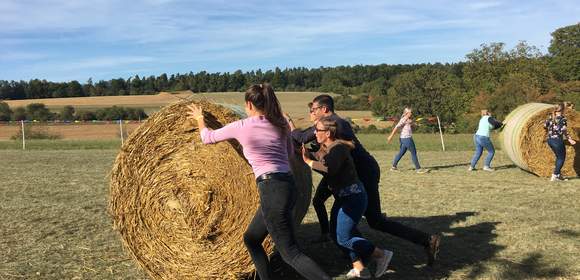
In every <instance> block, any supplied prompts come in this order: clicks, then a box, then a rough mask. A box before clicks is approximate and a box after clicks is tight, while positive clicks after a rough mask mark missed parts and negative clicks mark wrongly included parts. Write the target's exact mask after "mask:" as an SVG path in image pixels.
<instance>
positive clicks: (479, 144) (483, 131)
mask: <svg viewBox="0 0 580 280" xmlns="http://www.w3.org/2000/svg"><path fill="white" fill-rule="evenodd" d="M502 126H503V123H501V122H500V121H498V120H496V119H494V118H493V117H492V116H491V113H490V112H489V111H488V110H481V119H479V125H478V128H477V132H476V133H475V135H473V142H474V143H475V154H474V155H473V158H472V159H471V163H470V164H469V168H468V169H467V170H468V171H474V170H475V166H476V165H477V162H478V161H479V158H481V155H482V154H483V149H486V150H487V157H486V158H485V162H484V163H483V170H484V171H495V169H493V168H491V160H493V156H494V155H495V148H494V147H493V143H492V142H491V137H490V132H491V131H492V130H494V129H498V128H500V127H502Z"/></svg>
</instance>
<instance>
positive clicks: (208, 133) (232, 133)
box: [187, 104, 242, 144]
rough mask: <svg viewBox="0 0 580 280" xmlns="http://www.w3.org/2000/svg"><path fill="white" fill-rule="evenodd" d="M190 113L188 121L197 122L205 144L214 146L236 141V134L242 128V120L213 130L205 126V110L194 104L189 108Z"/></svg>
mask: <svg viewBox="0 0 580 280" xmlns="http://www.w3.org/2000/svg"><path fill="white" fill-rule="evenodd" d="M187 107H188V108H189V109H190V111H189V112H188V113H187V115H188V117H187V118H188V119H195V120H196V121H197V126H198V127H199V133H200V136H201V141H202V142H203V143H204V144H213V143H217V142H221V141H225V140H229V139H235V138H236V134H237V132H238V131H239V129H240V128H241V126H242V120H239V121H236V122H233V123H230V124H228V125H226V126H224V127H222V128H220V129H216V130H211V129H209V128H207V126H206V125H205V121H204V119H203V110H202V109H201V108H200V107H198V106H196V105H194V104H192V105H188V106H187Z"/></svg>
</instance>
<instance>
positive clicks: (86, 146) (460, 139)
mask: <svg viewBox="0 0 580 280" xmlns="http://www.w3.org/2000/svg"><path fill="white" fill-rule="evenodd" d="M357 137H358V138H359V140H360V141H361V142H362V143H363V145H364V146H365V148H366V149H367V150H370V151H375V150H376V151H378V150H386V151H395V150H399V140H398V139H393V141H392V142H391V143H390V144H387V141H386V139H387V136H386V135H384V134H358V135H357ZM444 137H445V138H444V140H445V148H446V150H447V151H470V150H472V149H473V135H471V134H449V135H445V136H444ZM413 139H414V141H415V144H416V145H417V150H419V151H441V139H440V138H439V135H438V134H415V135H414V136H413ZM495 142H496V149H498V148H499V145H498V144H497V140H495ZM120 146H121V141H120V140H119V139H107V140H65V139H57V140H28V141H26V149H28V150H94V149H118V148H119V147H120ZM17 149H22V142H21V141H20V140H4V141H0V150H17Z"/></svg>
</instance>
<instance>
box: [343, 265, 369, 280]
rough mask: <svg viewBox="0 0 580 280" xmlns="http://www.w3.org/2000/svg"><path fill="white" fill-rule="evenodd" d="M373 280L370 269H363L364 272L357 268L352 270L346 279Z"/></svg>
mask: <svg viewBox="0 0 580 280" xmlns="http://www.w3.org/2000/svg"><path fill="white" fill-rule="evenodd" d="M356 278H359V279H371V273H370V272H369V270H368V268H366V267H365V268H363V270H358V269H356V268H353V269H351V270H350V271H349V272H348V273H347V274H346V279H356Z"/></svg>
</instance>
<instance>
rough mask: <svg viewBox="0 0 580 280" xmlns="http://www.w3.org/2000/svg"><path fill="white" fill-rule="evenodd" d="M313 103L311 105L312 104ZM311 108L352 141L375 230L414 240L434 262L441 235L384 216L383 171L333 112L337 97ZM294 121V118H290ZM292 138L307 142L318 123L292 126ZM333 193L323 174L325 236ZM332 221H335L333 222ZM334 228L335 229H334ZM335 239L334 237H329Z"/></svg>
mask: <svg viewBox="0 0 580 280" xmlns="http://www.w3.org/2000/svg"><path fill="white" fill-rule="evenodd" d="M309 105H310V104H309ZM309 107H310V119H311V120H313V121H314V122H316V121H318V120H319V119H321V118H323V117H329V118H331V119H333V120H334V121H336V123H337V126H338V132H337V136H336V138H337V139H341V140H346V141H352V142H353V143H354V149H352V150H351V156H352V158H353V160H354V164H355V168H356V172H357V175H358V177H359V179H360V181H361V182H362V184H363V186H364V188H365V191H366V193H367V200H368V205H367V209H366V211H365V213H364V216H365V217H366V220H367V223H368V224H369V226H370V227H371V228H372V229H375V230H379V231H382V232H385V233H388V234H391V235H394V236H397V237H399V238H402V239H405V240H407V241H410V242H413V243H415V244H417V245H419V246H422V247H423V248H424V249H425V253H426V254H427V264H428V265H430V266H431V265H433V264H434V262H435V259H436V258H437V254H438V252H439V244H440V241H441V236H440V235H438V234H428V233H426V232H423V231H420V230H417V229H415V228H412V227H408V226H406V225H404V224H401V223H398V222H396V221H393V220H391V219H389V218H387V217H386V215H383V213H382V209H381V198H380V193H379V181H380V178H381V170H380V168H379V164H378V163H377V161H376V159H375V158H374V157H373V156H372V155H371V154H370V153H369V152H368V151H367V150H366V149H365V148H364V147H363V145H362V144H361V143H360V141H359V140H358V138H357V137H356V135H355V134H354V131H353V129H352V127H351V125H350V123H349V122H348V121H346V120H344V119H342V118H341V117H340V116H338V115H337V114H336V113H335V112H334V100H333V99H332V97H331V96H330V95H327V94H323V95H319V96H317V97H315V98H314V100H313V101H312V104H311V106H309ZM290 122H291V121H290ZM292 139H293V140H294V141H295V142H296V143H298V144H301V145H302V144H307V143H310V142H312V141H314V140H315V139H316V133H315V126H311V127H309V128H307V129H305V130H300V129H293V130H292ZM330 196H332V192H331V191H330V189H329V188H328V183H327V181H326V180H325V178H324V177H323V179H322V180H321V181H320V183H319V184H318V186H317V188H316V193H315V195H314V198H313V199H312V205H313V206H314V209H315V210H316V214H317V217H318V221H319V224H320V228H321V233H322V235H321V236H323V238H324V236H325V235H327V234H328V233H329V231H330V229H329V224H328V215H327V212H326V207H325V206H324V202H325V201H326V200H328V198H330ZM334 203H337V202H336V200H335V202H334ZM331 222H332V221H331ZM333 230H334V229H333ZM330 237H331V238H333V239H334V238H335V237H334V236H332V235H331V236H330Z"/></svg>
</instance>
